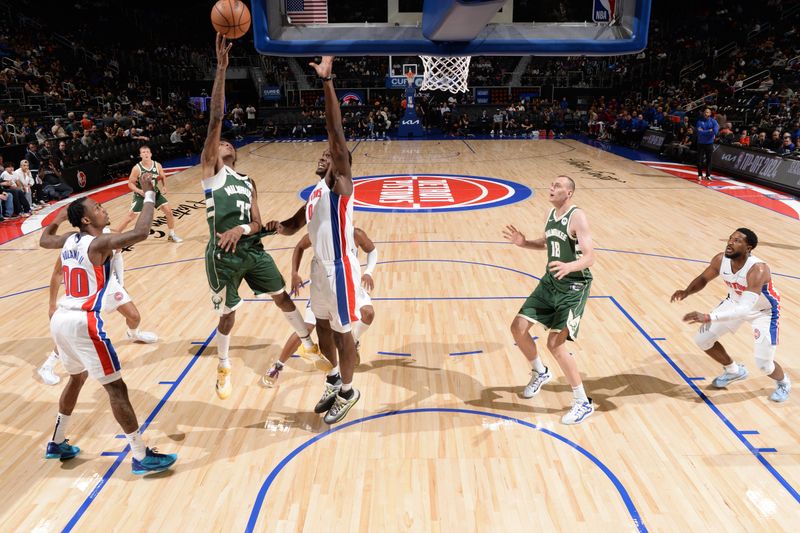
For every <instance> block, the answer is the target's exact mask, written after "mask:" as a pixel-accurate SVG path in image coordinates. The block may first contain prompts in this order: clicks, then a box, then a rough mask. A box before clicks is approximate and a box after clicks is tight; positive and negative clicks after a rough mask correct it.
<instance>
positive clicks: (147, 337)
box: [125, 330, 158, 344]
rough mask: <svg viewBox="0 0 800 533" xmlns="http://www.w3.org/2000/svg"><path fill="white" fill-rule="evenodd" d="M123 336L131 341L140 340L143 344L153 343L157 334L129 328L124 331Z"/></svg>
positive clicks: (156, 340)
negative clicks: (134, 330)
mask: <svg viewBox="0 0 800 533" xmlns="http://www.w3.org/2000/svg"><path fill="white" fill-rule="evenodd" d="M125 336H126V337H128V339H129V340H132V341H133V342H142V343H144V344H153V343H156V342H158V335H156V334H155V333H153V332H151V331H136V332H132V331H130V330H128V331H126V332H125Z"/></svg>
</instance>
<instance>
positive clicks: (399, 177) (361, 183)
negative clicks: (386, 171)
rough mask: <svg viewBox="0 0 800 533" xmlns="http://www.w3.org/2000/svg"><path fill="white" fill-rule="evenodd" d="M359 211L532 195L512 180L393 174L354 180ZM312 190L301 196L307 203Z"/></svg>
mask: <svg viewBox="0 0 800 533" xmlns="http://www.w3.org/2000/svg"><path fill="white" fill-rule="evenodd" d="M353 184H354V186H355V190H354V194H355V200H354V202H353V208H354V209H355V210H356V211H371V212H379V213H434V212H443V211H467V210H472V209H487V208H489V207H498V206H501V205H508V204H513V203H515V202H520V201H522V200H525V199H526V198H529V197H530V196H531V195H532V194H533V192H532V191H531V190H530V189H529V188H528V187H526V186H524V185H521V184H519V183H514V182H513V181H507V180H501V179H497V178H487V177H484V176H461V175H453V174H390V175H383V176H363V177H360V178H354V179H353ZM313 188H314V187H313V186H312V187H307V188H306V189H304V190H303V191H302V192H301V193H300V196H301V197H302V198H303V199H304V200H308V197H309V195H310V194H311V191H312V190H313Z"/></svg>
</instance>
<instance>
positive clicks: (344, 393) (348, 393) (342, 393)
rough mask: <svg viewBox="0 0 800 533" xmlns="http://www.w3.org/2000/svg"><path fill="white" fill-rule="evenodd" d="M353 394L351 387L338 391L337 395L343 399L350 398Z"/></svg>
mask: <svg viewBox="0 0 800 533" xmlns="http://www.w3.org/2000/svg"><path fill="white" fill-rule="evenodd" d="M353 394H354V393H353V389H350V390H349V391H339V396H341V397H342V398H344V399H345V400H349V399H350V398H352V397H353Z"/></svg>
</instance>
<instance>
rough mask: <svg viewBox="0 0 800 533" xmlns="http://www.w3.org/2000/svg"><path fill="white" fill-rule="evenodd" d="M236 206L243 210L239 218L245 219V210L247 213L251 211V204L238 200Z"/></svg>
mask: <svg viewBox="0 0 800 533" xmlns="http://www.w3.org/2000/svg"><path fill="white" fill-rule="evenodd" d="M236 207H238V208H239V211H241V214H240V215H239V220H244V214H245V212H247V213H249V212H250V204H248V203H247V202H245V201H243V200H236Z"/></svg>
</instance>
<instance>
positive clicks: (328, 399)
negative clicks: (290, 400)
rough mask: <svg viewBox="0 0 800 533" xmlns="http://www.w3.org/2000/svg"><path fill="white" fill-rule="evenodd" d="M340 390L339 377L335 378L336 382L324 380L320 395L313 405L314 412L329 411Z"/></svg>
mask: <svg viewBox="0 0 800 533" xmlns="http://www.w3.org/2000/svg"><path fill="white" fill-rule="evenodd" d="M340 390H342V380H341V379H337V380H336V383H328V382H327V381H326V382H325V390H324V391H322V396H321V397H320V399H319V401H318V402H317V405H315V406H314V412H315V413H317V414H320V413H324V412H325V411H330V409H331V408H332V407H333V404H334V402H335V401H336V396H337V395H338V394H339V391H340ZM326 416H327V415H326Z"/></svg>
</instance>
